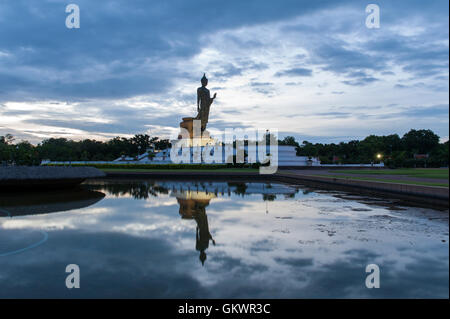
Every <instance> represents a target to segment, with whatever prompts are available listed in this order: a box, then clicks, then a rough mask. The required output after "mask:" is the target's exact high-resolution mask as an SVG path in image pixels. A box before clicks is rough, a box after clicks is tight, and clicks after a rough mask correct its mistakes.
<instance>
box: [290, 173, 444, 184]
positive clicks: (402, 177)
mask: <svg viewBox="0 0 450 319" xmlns="http://www.w3.org/2000/svg"><path fill="white" fill-rule="evenodd" d="M288 172H290V173H295V174H299V175H308V176H318V175H332V176H352V177H361V178H374V179H378V180H380V181H383V180H397V181H405V182H425V183H440V184H448V179H440V178H424V177H416V176H406V175H385V174H383V175H381V174H355V173H348V172H346V171H345V170H289V171H288Z"/></svg>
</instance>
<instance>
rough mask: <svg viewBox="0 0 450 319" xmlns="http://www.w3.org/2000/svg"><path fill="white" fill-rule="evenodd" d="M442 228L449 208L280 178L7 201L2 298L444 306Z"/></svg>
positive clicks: (153, 184) (136, 183) (91, 187)
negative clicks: (374, 270)
mask: <svg viewBox="0 0 450 319" xmlns="http://www.w3.org/2000/svg"><path fill="white" fill-rule="evenodd" d="M448 229H449V221H448V211H445V212H443V211H437V210H432V209H426V208H418V207H407V206H405V205H403V204H402V203H398V202H395V201H392V200H386V199H377V198H368V197H364V196H356V195H349V194H346V193H342V192H335V191H323V190H314V189H309V188H307V187H298V186H290V185H283V184H274V183H245V182H193V181H185V182H184V181H151V180H117V181H114V180H110V181H92V182H90V183H88V184H85V185H83V186H82V187H81V188H79V189H75V190H70V191H54V192H51V193H32V194H23V193H22V194H1V195H0V297H1V298H36V297H44V298H47V297H49V298H50V297H53V298H80V297H81V298H96V297H100V298H104V297H113V298H115V297H119V298H418V297H424V298H428V297H438V298H448V297H449V246H448V239H449V235H448ZM69 264H76V265H78V266H79V268H80V288H79V289H76V288H74V289H68V288H67V287H66V277H67V276H68V275H69V274H68V273H66V272H65V271H66V266H67V265H69ZM369 264H376V265H378V267H379V269H380V288H378V289H377V288H373V289H368V288H367V287H366V284H365V282H366V277H367V276H368V275H369V274H368V273H366V266H367V265H369Z"/></svg>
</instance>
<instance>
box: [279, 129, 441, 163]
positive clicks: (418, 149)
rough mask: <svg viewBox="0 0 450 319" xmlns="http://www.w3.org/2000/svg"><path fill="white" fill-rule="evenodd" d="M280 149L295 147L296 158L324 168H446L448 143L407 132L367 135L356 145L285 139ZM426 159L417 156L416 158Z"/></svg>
mask: <svg viewBox="0 0 450 319" xmlns="http://www.w3.org/2000/svg"><path fill="white" fill-rule="evenodd" d="M279 145H291V146H296V148H297V155H300V156H310V157H319V158H320V160H321V162H322V163H323V164H333V163H335V164H338V163H341V164H358V163H366V164H369V163H372V162H374V163H377V162H380V161H383V162H384V163H385V164H386V165H387V166H389V167H425V166H426V167H443V166H448V160H449V153H448V141H447V142H445V143H439V136H438V135H436V134H435V133H434V132H433V131H431V130H410V131H409V132H408V133H406V134H405V135H403V136H402V137H400V136H398V135H397V134H392V135H387V136H376V135H370V136H367V137H366V138H365V139H363V140H361V141H359V140H354V141H350V142H347V143H344V142H341V143H339V144H334V143H331V144H322V143H315V144H313V143H310V142H308V141H303V142H302V144H299V143H298V142H297V141H296V140H295V138H294V137H292V136H288V137H286V138H285V139H283V140H281V141H279ZM419 154H420V155H425V156H418V155H419Z"/></svg>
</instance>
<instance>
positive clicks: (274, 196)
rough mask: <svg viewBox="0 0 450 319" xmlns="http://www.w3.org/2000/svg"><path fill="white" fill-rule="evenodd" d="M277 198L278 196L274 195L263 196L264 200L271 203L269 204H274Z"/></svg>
mask: <svg viewBox="0 0 450 319" xmlns="http://www.w3.org/2000/svg"><path fill="white" fill-rule="evenodd" d="M276 198H277V196H276V195H274V194H263V200H264V201H266V200H267V201H269V202H273V201H274V200H275V199H276Z"/></svg>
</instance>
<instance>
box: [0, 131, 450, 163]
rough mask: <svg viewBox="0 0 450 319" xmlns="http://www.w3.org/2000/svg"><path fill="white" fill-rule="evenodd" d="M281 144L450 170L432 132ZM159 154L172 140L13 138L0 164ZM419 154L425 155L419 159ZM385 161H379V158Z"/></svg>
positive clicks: (0, 144)
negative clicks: (152, 151) (35, 140)
mask: <svg viewBox="0 0 450 319" xmlns="http://www.w3.org/2000/svg"><path fill="white" fill-rule="evenodd" d="M278 143H279V145H291V146H296V148H297V155H300V156H310V157H319V158H320V160H321V162H322V163H323V164H331V163H336V164H337V163H342V164H358V163H367V164H368V163H372V162H375V163H376V162H379V161H383V162H384V163H385V164H386V165H388V166H390V167H424V166H427V167H442V166H448V160H449V153H448V146H449V143H448V141H447V142H445V143H439V136H437V135H436V134H435V133H433V131H431V130H410V131H409V132H408V133H406V134H405V135H403V136H402V137H399V136H398V135H397V134H392V135H387V136H376V135H370V136H367V137H366V138H365V139H363V140H361V141H359V140H354V141H350V142H346V143H345V142H341V143H339V144H334V143H331V144H322V143H315V144H313V143H310V142H308V141H303V142H302V144H299V143H298V142H297V141H296V140H295V138H294V137H292V136H288V137H286V138H284V139H283V140H280V141H278ZM152 144H153V145H154V146H155V148H156V149H157V150H162V149H166V148H168V147H170V142H169V140H164V139H159V138H158V137H151V136H149V135H147V134H137V135H135V136H134V137H132V138H125V137H115V138H113V139H110V140H108V141H104V142H102V141H96V140H90V139H85V140H82V141H72V140H68V139H66V138H50V139H46V140H44V141H42V142H41V143H39V144H38V145H36V146H35V145H32V144H31V143H29V142H27V141H21V142H18V143H15V140H14V137H13V136H11V135H10V134H7V135H5V136H0V162H1V163H9V164H12V163H14V164H16V165H39V164H40V162H41V161H42V160H44V159H49V160H51V161H111V160H114V159H116V158H118V157H120V156H122V155H128V156H136V155H138V154H142V153H144V152H145V151H146V149H147V148H148V147H150V145H152ZM417 154H422V155H426V156H422V157H420V158H418V157H417V156H415V155H417ZM378 156H379V157H378Z"/></svg>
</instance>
